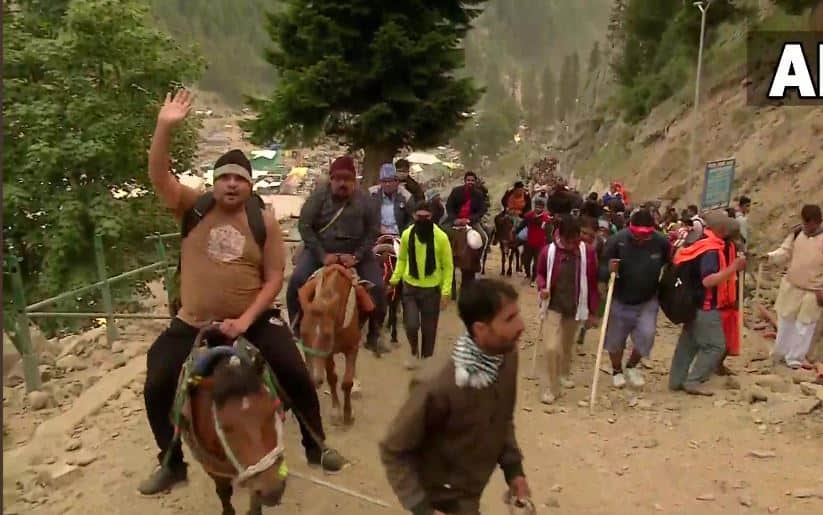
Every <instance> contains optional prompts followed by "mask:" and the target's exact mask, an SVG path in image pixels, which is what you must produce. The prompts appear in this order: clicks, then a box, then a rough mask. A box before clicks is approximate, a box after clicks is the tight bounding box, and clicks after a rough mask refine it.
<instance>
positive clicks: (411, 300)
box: [402, 283, 440, 358]
mask: <svg viewBox="0 0 823 515" xmlns="http://www.w3.org/2000/svg"><path fill="white" fill-rule="evenodd" d="M402 299H403V325H404V326H405V328H406V338H407V339H408V340H409V346H410V347H411V353H412V355H413V356H417V345H418V331H419V332H420V334H421V335H422V337H423V348H422V349H420V351H421V355H422V357H424V358H430V357H431V356H432V354H434V342H435V340H436V339H437V322H438V320H439V318H440V287H439V286H435V287H433V288H418V287H417V286H412V285H410V284H408V283H403V293H402Z"/></svg>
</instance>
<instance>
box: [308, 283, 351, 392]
mask: <svg viewBox="0 0 823 515" xmlns="http://www.w3.org/2000/svg"><path fill="white" fill-rule="evenodd" d="M338 301H339V297H338V295H337V294H336V293H335V292H333V291H331V288H320V289H319V291H318V292H317V294H316V295H315V297H314V299H313V300H312V301H311V302H310V303H309V304H308V306H306V307H305V308H304V313H303V320H302V321H301V322H300V336H301V337H302V339H303V349H304V352H305V354H306V364H307V365H308V369H309V375H310V376H311V379H312V381H313V382H314V384H315V386H317V387H318V388H319V387H320V386H321V385H322V384H323V377H324V374H325V370H326V358H328V357H329V356H331V353H332V351H333V349H334V332H335V325H336V321H337V314H338V310H340V309H343V307H342V306H340V305H339V302H338Z"/></svg>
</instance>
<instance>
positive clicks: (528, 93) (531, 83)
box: [521, 68, 543, 125]
mask: <svg viewBox="0 0 823 515" xmlns="http://www.w3.org/2000/svg"><path fill="white" fill-rule="evenodd" d="M521 80H522V85H521V88H522V91H523V101H522V105H523V112H524V114H525V116H526V120H527V121H528V122H529V124H530V125H534V124H536V123H537V122H539V121H540V120H541V118H542V117H543V112H542V111H543V106H542V105H541V102H540V84H538V81H537V73H536V72H535V70H534V68H530V69H528V70H526V71H525V72H524V73H523V76H522V79H521Z"/></svg>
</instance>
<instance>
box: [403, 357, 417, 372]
mask: <svg viewBox="0 0 823 515" xmlns="http://www.w3.org/2000/svg"><path fill="white" fill-rule="evenodd" d="M405 365H406V370H416V369H417V365H418V363H417V358H408V359H407V360H406V363H405Z"/></svg>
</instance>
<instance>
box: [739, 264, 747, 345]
mask: <svg viewBox="0 0 823 515" xmlns="http://www.w3.org/2000/svg"><path fill="white" fill-rule="evenodd" d="M737 257H738V258H743V257H746V254H744V253H743V252H739V253H738V254H737ZM745 281H746V269H745V268H744V269H743V270H741V271H740V279H739V280H738V281H737V309H738V310H740V313H738V314H737V338H738V340H739V343H741V344H742V343H743V325H744V324H743V317H744V314H743V295H744V293H745V292H744V291H743V283H744V282H745Z"/></svg>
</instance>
